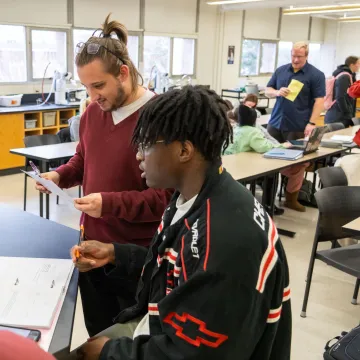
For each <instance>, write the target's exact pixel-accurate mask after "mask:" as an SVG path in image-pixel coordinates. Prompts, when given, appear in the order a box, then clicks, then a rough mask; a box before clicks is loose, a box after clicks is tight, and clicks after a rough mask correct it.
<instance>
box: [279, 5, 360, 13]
mask: <svg viewBox="0 0 360 360" xmlns="http://www.w3.org/2000/svg"><path fill="white" fill-rule="evenodd" d="M352 11H360V4H350V5H349V4H348V5H331V6H313V7H303V8H291V9H285V10H283V14H284V15H306V14H325V13H338V12H352Z"/></svg>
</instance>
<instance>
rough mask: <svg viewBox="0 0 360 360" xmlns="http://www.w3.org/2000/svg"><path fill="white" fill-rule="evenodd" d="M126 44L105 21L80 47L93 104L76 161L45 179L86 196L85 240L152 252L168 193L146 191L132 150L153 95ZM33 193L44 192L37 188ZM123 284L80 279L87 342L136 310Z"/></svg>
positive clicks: (130, 281) (92, 275)
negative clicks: (146, 248) (79, 188)
mask: <svg viewBox="0 0 360 360" xmlns="http://www.w3.org/2000/svg"><path fill="white" fill-rule="evenodd" d="M114 33H115V34H116V35H117V38H113V37H111V35H112V34H114ZM127 39H128V35H127V30H126V28H125V27H124V26H123V25H122V24H120V23H118V22H116V21H110V20H109V16H108V17H107V18H106V20H105V22H104V24H103V28H102V30H101V33H100V37H96V36H92V37H90V39H89V40H88V41H87V42H86V43H80V44H78V45H77V55H76V59H75V62H76V66H77V71H78V75H79V78H80V80H81V82H82V83H83V85H84V86H85V87H86V89H87V92H88V94H89V95H90V98H91V100H92V102H91V104H90V105H89V106H88V108H87V109H86V112H85V113H84V115H83V116H82V118H81V125H80V142H79V145H78V147H77V149H76V154H75V156H74V157H73V158H72V159H71V160H70V161H69V162H68V163H67V164H66V165H64V166H61V167H60V168H58V169H57V170H56V171H52V172H50V173H46V174H43V175H42V176H43V177H45V178H47V179H50V180H52V181H54V182H55V183H56V184H58V185H59V186H60V187H61V188H70V187H73V186H75V185H79V184H82V186H83V190H84V194H85V196H84V197H83V198H81V199H76V200H75V207H76V208H77V209H78V210H80V211H82V212H83V214H82V217H81V224H82V225H83V226H84V230H85V237H86V239H97V240H99V241H102V242H104V243H109V242H113V241H115V242H118V243H122V244H127V243H131V244H137V245H141V246H149V244H150V241H151V238H152V236H153V234H154V232H155V231H156V229H157V227H158V226H159V223H160V219H161V216H162V214H163V212H164V209H165V207H166V206H167V204H168V203H169V201H170V198H171V194H172V191H166V190H155V189H149V188H148V187H147V186H146V183H145V180H144V179H142V178H141V172H140V169H139V167H138V163H137V161H136V158H135V156H136V153H135V150H134V147H133V146H132V145H131V137H132V134H133V131H134V128H135V125H136V123H137V120H138V118H139V111H140V109H141V108H142V107H143V106H144V105H145V104H146V103H147V102H148V101H149V100H150V99H151V98H152V97H153V96H154V93H152V92H150V91H149V90H146V89H144V88H143V87H142V86H140V85H139V84H138V79H139V77H141V76H140V75H139V73H138V71H137V70H136V67H135V66H134V64H133V63H132V62H131V60H130V57H129V53H128V49H127V45H126V44H127ZM37 188H38V189H39V190H40V191H46V189H45V188H43V187H42V186H41V185H40V184H38V185H37ZM121 278H122V279H121V284H119V283H118V282H114V281H113V280H111V279H109V278H108V277H106V276H105V274H104V270H103V269H94V270H93V271H91V272H89V273H87V274H80V278H79V286H80V292H81V299H82V304H83V310H84V316H85V324H86V328H87V330H88V332H89V334H90V336H93V335H95V334H97V333H99V332H100V331H102V330H104V329H106V328H108V327H109V326H111V325H113V318H114V317H115V316H116V314H117V313H119V311H120V310H122V309H125V308H127V307H128V306H131V305H133V304H134V303H135V292H136V287H137V282H138V277H131V276H130V275H128V274H126V273H124V274H123V276H122V277H121ZM117 281H120V280H119V279H118V280H117ZM115 283H116V286H115Z"/></svg>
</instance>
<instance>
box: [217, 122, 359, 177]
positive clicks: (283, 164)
mask: <svg viewBox="0 0 360 360" xmlns="http://www.w3.org/2000/svg"><path fill="white" fill-rule="evenodd" d="M359 128H360V126H354V127H352V128H348V129H343V130H338V131H334V132H331V133H327V134H325V135H324V138H331V137H332V136H333V135H335V134H338V135H353V134H354V135H355V133H356V131H357V130H358V129H359ZM346 150H347V149H344V148H343V149H334V148H324V147H320V148H319V150H318V151H315V152H313V153H311V154H308V155H305V156H304V157H302V158H301V159H298V160H295V161H287V160H278V159H265V158H264V157H263V155H262V154H258V153H255V152H243V153H239V154H235V155H227V156H224V157H223V165H224V167H225V168H226V170H227V171H228V172H229V173H230V174H231V175H232V176H233V178H234V179H236V180H243V181H245V180H252V179H255V178H257V177H260V176H265V175H266V174H270V173H273V172H278V171H280V170H283V169H285V168H287V167H289V166H291V165H294V164H301V163H304V162H307V161H313V160H317V159H321V158H324V157H327V156H329V155H336V154H339V153H341V152H344V151H346Z"/></svg>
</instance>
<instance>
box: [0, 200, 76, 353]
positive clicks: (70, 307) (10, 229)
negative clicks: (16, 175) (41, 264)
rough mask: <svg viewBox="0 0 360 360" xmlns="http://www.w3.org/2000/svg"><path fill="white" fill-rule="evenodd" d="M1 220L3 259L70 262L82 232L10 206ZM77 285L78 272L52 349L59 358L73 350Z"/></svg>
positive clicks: (2, 209)
mask: <svg viewBox="0 0 360 360" xmlns="http://www.w3.org/2000/svg"><path fill="white" fill-rule="evenodd" d="M0 218H1V221H0V233H1V236H0V256H9V257H33V258H50V259H53V258H55V259H69V250H70V249H71V247H72V246H74V245H76V244H77V243H78V241H79V232H78V231H76V230H74V229H70V228H68V227H66V226H63V225H60V224H56V223H55V222H52V221H48V220H45V219H42V218H40V217H38V216H35V215H32V214H29V213H27V212H24V211H20V210H17V209H14V208H12V207H10V206H5V205H1V204H0ZM2 275H4V274H2ZM77 283H78V272H77V270H74V272H73V275H72V278H71V280H70V284H69V288H68V291H67V293H66V297H65V301H64V304H63V306H62V308H61V312H60V316H59V319H58V322H57V324H56V328H55V332H54V335H53V338H52V341H51V344H50V348H49V352H50V353H52V354H54V355H56V356H57V355H60V354H62V355H63V354H68V353H69V350H70V344H71V336H72V328H73V324H74V316H75V306H76V299H77ZM0 358H1V356H0Z"/></svg>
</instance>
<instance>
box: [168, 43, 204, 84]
mask: <svg viewBox="0 0 360 360" xmlns="http://www.w3.org/2000/svg"><path fill="white" fill-rule="evenodd" d="M174 39H190V40H194V73H193V74H182V75H174V74H173V70H174ZM197 44H198V39H197V38H193V37H189V36H187V37H186V36H172V37H171V39H170V74H169V75H170V77H171V78H173V79H181V78H182V77H183V76H184V75H189V76H191V78H192V79H193V80H196V70H197V66H196V64H197Z"/></svg>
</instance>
